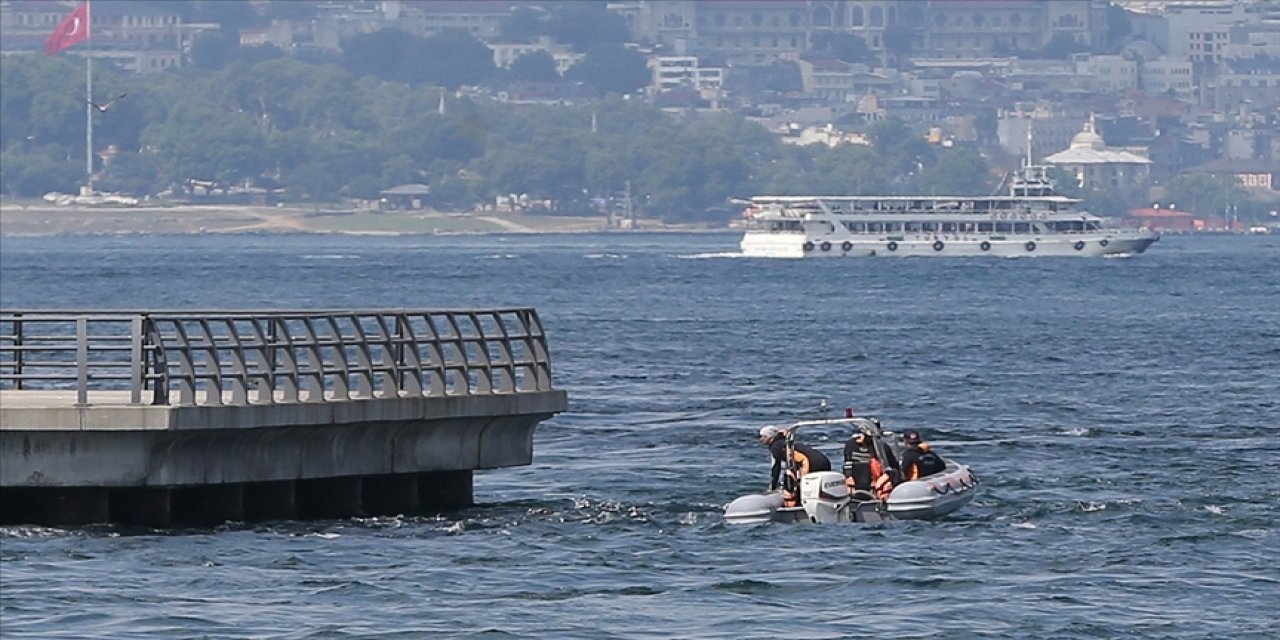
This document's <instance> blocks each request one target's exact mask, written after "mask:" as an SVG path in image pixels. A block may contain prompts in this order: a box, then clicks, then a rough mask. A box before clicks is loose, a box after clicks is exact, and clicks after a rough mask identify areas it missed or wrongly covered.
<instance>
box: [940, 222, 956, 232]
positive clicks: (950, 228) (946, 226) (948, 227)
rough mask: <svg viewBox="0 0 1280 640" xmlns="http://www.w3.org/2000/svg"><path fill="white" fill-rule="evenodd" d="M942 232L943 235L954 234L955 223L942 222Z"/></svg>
mask: <svg viewBox="0 0 1280 640" xmlns="http://www.w3.org/2000/svg"><path fill="white" fill-rule="evenodd" d="M942 232H943V233H955V232H956V223H954V222H944V223H942Z"/></svg>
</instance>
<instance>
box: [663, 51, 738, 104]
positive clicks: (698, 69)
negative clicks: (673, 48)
mask: <svg viewBox="0 0 1280 640" xmlns="http://www.w3.org/2000/svg"><path fill="white" fill-rule="evenodd" d="M648 64H649V69H650V70H651V71H652V72H653V81H652V83H651V84H650V86H649V89H650V92H651V93H654V94H657V93H662V92H665V91H673V90H675V89H680V88H690V89H694V90H696V91H697V92H698V93H699V95H702V96H703V97H704V98H708V99H709V98H711V97H713V96H717V95H719V93H720V91H721V90H722V89H723V88H724V69H722V68H720V67H703V66H701V65H700V64H699V63H698V58H697V57H696V56H651V57H650V58H649V61H648Z"/></svg>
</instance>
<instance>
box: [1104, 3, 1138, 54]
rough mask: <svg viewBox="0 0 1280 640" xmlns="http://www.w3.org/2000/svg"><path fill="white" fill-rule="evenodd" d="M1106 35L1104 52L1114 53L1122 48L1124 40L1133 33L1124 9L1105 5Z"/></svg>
mask: <svg viewBox="0 0 1280 640" xmlns="http://www.w3.org/2000/svg"><path fill="white" fill-rule="evenodd" d="M1106 33H1107V35H1106V40H1105V41H1104V42H1105V50H1106V51H1111V52H1116V51H1120V49H1122V48H1123V47H1124V43H1125V40H1127V39H1128V38H1129V35H1130V34H1131V33H1133V22H1132V20H1130V19H1129V12H1128V11H1126V10H1125V8H1124V7H1122V6H1120V5H1118V4H1116V3H1115V2H1111V3H1108V4H1107V32H1106Z"/></svg>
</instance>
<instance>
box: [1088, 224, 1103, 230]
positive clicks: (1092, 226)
mask: <svg viewBox="0 0 1280 640" xmlns="http://www.w3.org/2000/svg"><path fill="white" fill-rule="evenodd" d="M1086 228H1087V229H1089V230H1090V231H1099V230H1101V229H1102V227H1101V226H1099V225H1098V223H1096V222H1088V223H1086Z"/></svg>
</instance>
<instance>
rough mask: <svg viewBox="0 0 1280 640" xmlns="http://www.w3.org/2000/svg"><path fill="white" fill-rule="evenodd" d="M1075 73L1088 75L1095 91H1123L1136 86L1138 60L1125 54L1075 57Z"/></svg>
mask: <svg viewBox="0 0 1280 640" xmlns="http://www.w3.org/2000/svg"><path fill="white" fill-rule="evenodd" d="M1075 62H1076V73H1078V74H1080V75H1085V76H1089V78H1090V79H1091V80H1090V84H1091V86H1092V88H1093V89H1094V90H1095V91H1103V92H1108V91H1125V90H1128V89H1137V88H1138V75H1139V74H1138V70H1139V67H1140V65H1139V62H1138V61H1137V60H1136V59H1134V58H1132V57H1126V56H1090V55H1083V56H1077V57H1076V61H1075Z"/></svg>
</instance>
